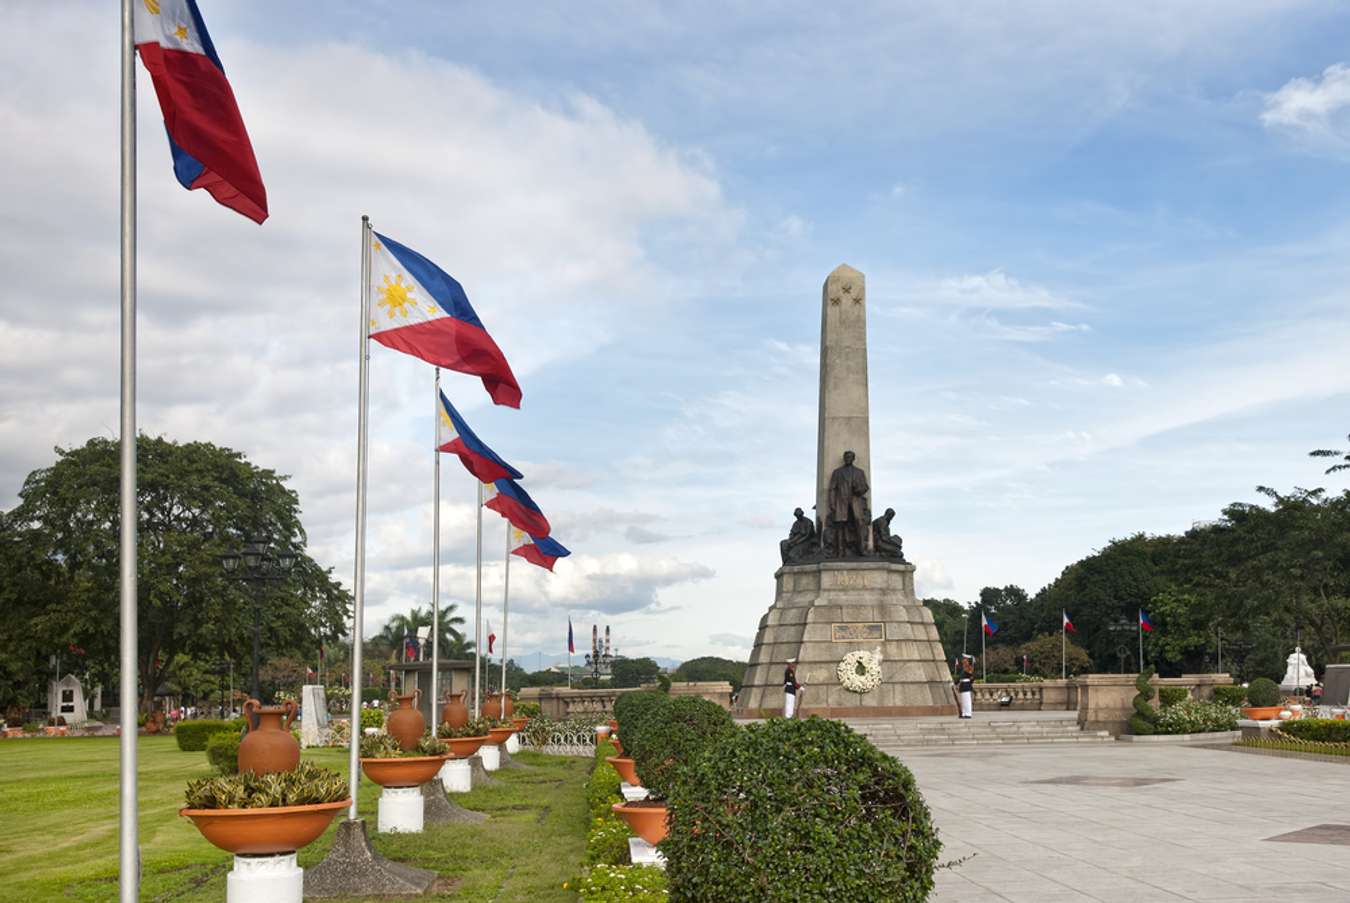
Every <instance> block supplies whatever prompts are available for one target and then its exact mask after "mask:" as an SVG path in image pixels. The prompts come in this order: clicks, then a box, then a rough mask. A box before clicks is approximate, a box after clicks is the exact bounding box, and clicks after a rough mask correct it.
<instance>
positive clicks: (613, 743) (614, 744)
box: [609, 734, 623, 756]
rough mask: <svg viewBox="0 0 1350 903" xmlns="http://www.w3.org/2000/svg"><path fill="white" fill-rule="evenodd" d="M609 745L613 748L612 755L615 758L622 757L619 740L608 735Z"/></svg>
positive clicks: (621, 745) (621, 747) (621, 746)
mask: <svg viewBox="0 0 1350 903" xmlns="http://www.w3.org/2000/svg"><path fill="white" fill-rule="evenodd" d="M609 745H610V746H612V747H614V754H615V755H616V756H621V755H623V744H622V743H620V742H619V738H618V737H617V736H614V735H613V734H611V735H610V738H609Z"/></svg>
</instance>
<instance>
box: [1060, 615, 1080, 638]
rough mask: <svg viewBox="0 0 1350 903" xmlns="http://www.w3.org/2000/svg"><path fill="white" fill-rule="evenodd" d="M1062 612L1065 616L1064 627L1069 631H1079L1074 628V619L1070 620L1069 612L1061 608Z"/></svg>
mask: <svg viewBox="0 0 1350 903" xmlns="http://www.w3.org/2000/svg"><path fill="white" fill-rule="evenodd" d="M1060 614H1062V615H1063V616H1064V629H1065V630H1067V631H1069V633H1077V632H1078V631H1077V630H1076V629H1075V628H1074V626H1073V621H1070V620H1069V613H1068V612H1067V611H1063V610H1061V611H1060Z"/></svg>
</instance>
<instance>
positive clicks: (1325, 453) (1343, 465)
mask: <svg viewBox="0 0 1350 903" xmlns="http://www.w3.org/2000/svg"><path fill="white" fill-rule="evenodd" d="M1345 438H1346V439H1350V436H1346V437H1345ZM1308 455H1309V456H1310V457H1313V458H1340V459H1341V460H1340V463H1338V464H1333V465H1331V466H1330V467H1328V468H1327V470H1326V472H1327V474H1328V475H1330V474H1333V473H1340V472H1341V471H1342V470H1350V451H1341V450H1339V449H1333V448H1319V449H1317V450H1315V451H1310V452H1308Z"/></svg>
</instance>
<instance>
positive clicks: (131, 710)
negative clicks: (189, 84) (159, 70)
mask: <svg viewBox="0 0 1350 903" xmlns="http://www.w3.org/2000/svg"><path fill="white" fill-rule="evenodd" d="M132 2H133V0H122V424H121V431H122V434H121V451H122V460H121V467H122V475H121V476H122V478H121V493H120V499H119V506H120V507H119V511H120V517H121V538H120V550H119V552H118V572H119V578H120V591H119V596H118V604H119V605H120V606H121V611H120V620H121V625H120V626H121V649H120V652H121V664H120V671H119V674H118V700H117V703H118V705H119V706H120V707H121V717H120V721H121V730H122V736H121V740H120V741H119V744H118V752H119V756H118V758H119V768H120V772H121V788H120V792H119V814H118V844H119V847H118V868H119V872H118V879H117V886H118V892H119V894H120V895H121V900H122V903H137V901H138V900H140V894H141V863H140V859H141V857H140V830H139V812H138V809H137V806H136V727H137V725H136V713H137V702H138V695H139V694H138V693H137V692H136V682H137V676H138V674H139V673H140V669H139V668H138V667H137V662H136V659H137V636H136V628H137V624H136V603H137V595H136V525H137V522H138V519H139V516H140V515H139V513H138V511H137V506H136V44H135V40H136V36H135V14H134V12H133V11H132V10H133V7H132Z"/></svg>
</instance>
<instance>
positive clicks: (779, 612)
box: [736, 265, 956, 717]
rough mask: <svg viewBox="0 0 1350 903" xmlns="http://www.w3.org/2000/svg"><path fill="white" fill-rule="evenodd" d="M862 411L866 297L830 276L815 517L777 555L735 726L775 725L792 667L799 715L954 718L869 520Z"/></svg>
mask: <svg viewBox="0 0 1350 903" xmlns="http://www.w3.org/2000/svg"><path fill="white" fill-rule="evenodd" d="M870 444H871V443H870V431H869V417H868V403H867V293H866V285H865V282H864V279H863V274H862V273H860V272H858V271H857V270H855V269H853V268H852V267H849V266H846V265H841V266H839V267H838V268H836V269H835V271H834V272H832V273H830V275H829V277H828V278H827V279H826V280H825V287H824V291H823V292H822V293H821V302H820V418H819V423H818V426H817V434H816V486H815V490H816V495H815V514H816V516H815V517H814V518H811V517H810V516H809V515H808V514H807V513H806V512H804V511H803V510H802V509H801V508H798V509H797V510H796V511H795V512H793V513H794V515H795V521H794V522H793V524H792V528H791V531H790V532H789V534H788V537H787V539H784V540H783V541H782V542H781V543H780V544H779V551H780V554H781V556H782V562H783V563H782V567H780V568H779V569H778V570H777V571H776V572H775V573H774V580H775V582H776V584H777V590H776V593H775V595H774V601H773V605H771V606H770V607H769V610H768V612H767V613H766V614H765V615H764V617H763V618H761V619H760V622H759V631H758V632H757V634H756V635H755V646H754V650H753V652H751V654H750V665H749V667H748V668H747V669H746V672H745V679H744V683H743V684H742V687H741V692H740V696H739V697H738V700H737V707H736V708H737V714H739V715H743V716H748V717H766V716H769V715H781V714H782V713H783V672H784V669H785V667H786V666H787V664H788V663H789V662H794V661H795V662H796V665H797V678H798V680H799V681H800V682H801V683H802V684H803V687H804V689H803V691H802V695H801V697H800V702H799V707H800V709H801V714H802V715H823V716H826V717H868V716H872V717H891V716H903V715H954V714H956V697H955V694H954V692H953V689H952V682H951V678H950V676H949V673H948V670H947V664H946V661H945V655H944V653H943V651H942V644H941V643H940V642H939V640H938V633H937V627H936V626H934V624H933V616H932V613H931V612H929V611H928V609H926V608H924V607H923V606H922V605H920V604H919V602H918V600H917V599H916V598H915V595H914V565H912V564H910V563H909V562H908V561H906V560H905V556H904V551H903V548H902V544H901V540H900V538H899V537H898V536H896V535H895V534H893V533H892V532H891V530H892V527H891V525H892V521H893V519H894V518H895V512H894V510H892V509H890V508H887V509H885V511H884V512H883V513H882V514H881V515H880V516H878V517H873V510H874V509H873V506H872V498H873V491H872V486H871V484H870V478H871V473H870V466H871V454H870V451H871V448H870Z"/></svg>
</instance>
